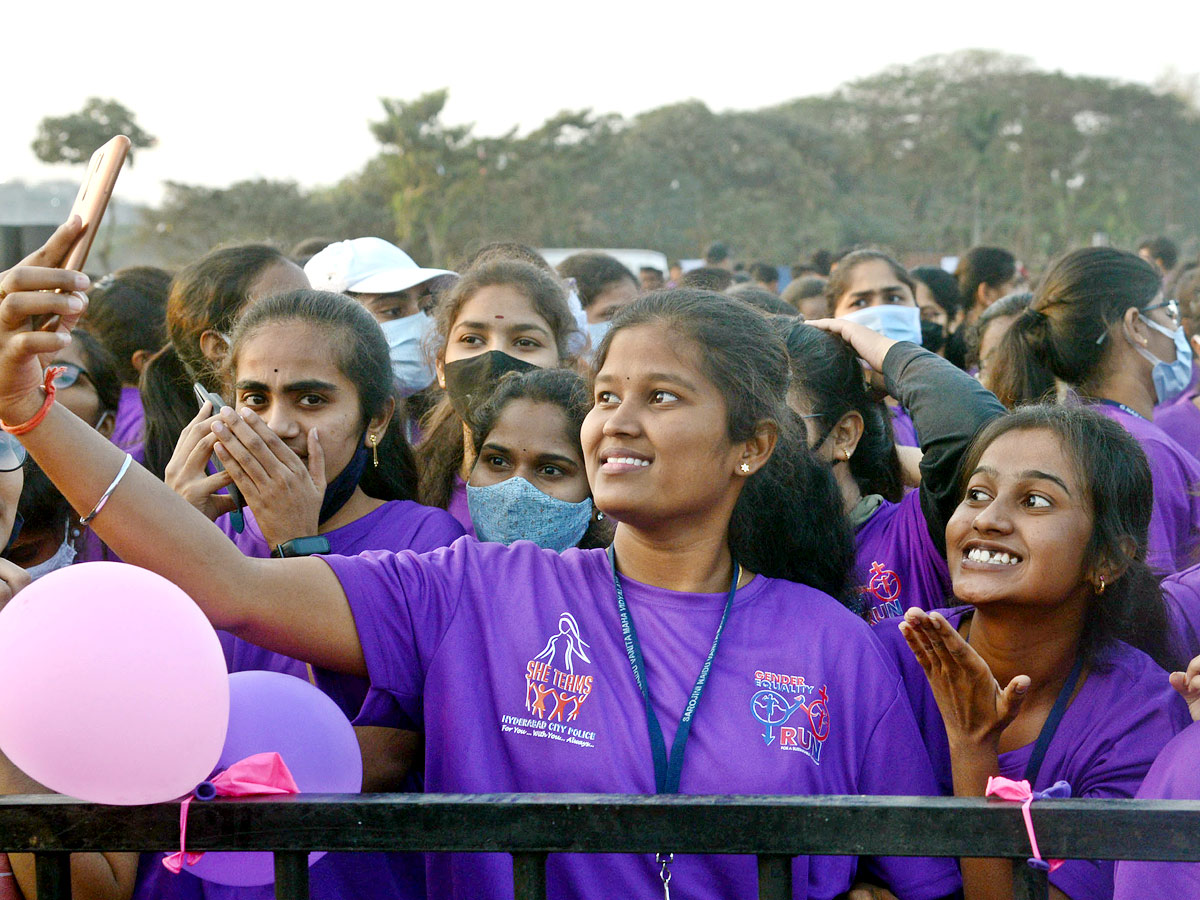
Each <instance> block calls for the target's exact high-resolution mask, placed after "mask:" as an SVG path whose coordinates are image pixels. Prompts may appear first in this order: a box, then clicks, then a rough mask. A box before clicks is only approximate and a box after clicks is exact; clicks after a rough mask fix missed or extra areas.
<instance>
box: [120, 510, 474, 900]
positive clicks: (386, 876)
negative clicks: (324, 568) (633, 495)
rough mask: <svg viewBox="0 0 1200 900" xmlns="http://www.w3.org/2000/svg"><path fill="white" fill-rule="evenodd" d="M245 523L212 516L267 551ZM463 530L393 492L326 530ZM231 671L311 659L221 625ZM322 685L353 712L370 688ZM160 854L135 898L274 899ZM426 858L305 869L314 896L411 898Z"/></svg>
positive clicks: (437, 534) (146, 862)
mask: <svg viewBox="0 0 1200 900" xmlns="http://www.w3.org/2000/svg"><path fill="white" fill-rule="evenodd" d="M244 512H245V515H246V527H245V529H244V530H243V531H242V533H241V534H237V533H236V532H234V531H233V528H232V526H231V525H230V523H229V517H228V516H223V517H222V518H221V519H219V520H218V521H217V524H218V525H219V526H220V527H221V529H222V530H223V531H224V532H225V533H226V534H227V535H229V537H230V539H231V540H232V541H233V542H234V543H235V544H237V546H238V548H239V549H240V550H241V551H242V552H243V553H244V554H245V555H246V556H253V557H260V558H261V557H266V556H269V555H270V552H269V547H268V544H267V541H266V539H265V538H264V537H263V536H262V532H261V531H260V530H259V527H258V522H256V521H255V519H254V514H253V513H252V512H251V511H250V509H249V508H248V507H247V508H246V509H245V510H244ZM461 536H462V528H461V527H459V525H458V523H457V522H455V521H454V519H453V518H451V517H450V516H449V515H447V514H446V513H445V512H444V511H443V510H440V509H433V508H431V507H428V506H421V505H420V504H419V503H413V502H412V501H409V500H393V501H391V502H388V503H384V504H383V505H382V506H380V507H379V508H377V509H375V510H373V511H372V512H369V513H367V515H365V516H363V517H362V518H361V519H357V520H355V521H354V522H351V523H350V524H349V525H345V526H343V527H341V528H338V529H336V530H334V531H330V532H327V533H326V534H325V537H326V538H328V539H329V546H330V547H331V548H332V549H333V550H334V551H336V552H339V553H344V554H353V553H360V552H362V551H363V550H378V549H381V548H386V549H394V550H402V549H412V550H414V551H417V552H425V551H427V550H432V549H434V548H435V547H444V546H446V545H447V544H450V543H452V542H453V541H455V540H457V539H458V538H459V537H461ZM217 637H219V638H220V640H221V647H222V649H223V650H224V651H225V661H226V664H227V665H228V667H229V671H230V672H246V671H252V670H262V671H268V672H285V673H287V674H289V675H295V676H296V677H297V678H303V679H305V680H310V675H309V670H308V667H307V666H306V665H305V664H304V663H302V662H300V660H298V659H292V658H291V657H288V656H283V655H282V654H279V653H272V652H270V651H269V650H264V649H263V648H262V647H257V646H255V645H254V644H251V643H248V642H246V641H243V640H242V639H241V638H236V637H234V636H233V635H232V634H229V633H228V632H224V631H218V632H217ZM311 680H313V681H314V683H315V684H316V685H317V687H319V688H320V689H321V690H322V691H324V692H325V693H326V694H327V695H328V696H329V697H331V698H332V699H333V700H334V702H336V703H337V704H338V706H339V707H341V710H342V712H344V713H345V714H346V715H347V716H348V717H350V718H354V716H356V715H357V714H358V710H359V707H361V706H362V702H363V698H364V697H366V695H367V688H368V683H367V681H366V680H365V679H362V678H356V677H354V676H353V675H342V674H337V673H332V672H326V671H323V670H321V669H316V670H314V671H313V677H312V679H311ZM161 859H162V855H161V854H143V855H142V858H141V861H140V866H139V869H138V884H137V889H136V892H135V897H136V898H138V900H152V898H153V900H271V898H273V897H274V896H275V894H274V886H273V885H267V886H265V887H258V888H232V887H226V886H223V885H219V884H212V883H209V882H206V881H202V880H201V879H199V878H197V877H196V876H194V875H190V874H188V873H187V872H186V871H185V872H184V873H182V874H180V875H172V874H171V873H170V872H168V871H166V869H164V868H163V867H162V865H161V863H160V862H159V860H161ZM422 869H423V859H422V857H421V856H420V855H419V854H411V853H330V854H327V855H326V856H324V857H322V858H321V859H320V860H318V861H317V862H316V863H315V864H314V865H313V866H312V867H311V868H310V869H309V877H310V882H311V896H312V898H313V900H360V898H362V900H372V898H378V900H416V898H421V897H424V896H425V891H424V880H425V878H424V872H423V871H422Z"/></svg>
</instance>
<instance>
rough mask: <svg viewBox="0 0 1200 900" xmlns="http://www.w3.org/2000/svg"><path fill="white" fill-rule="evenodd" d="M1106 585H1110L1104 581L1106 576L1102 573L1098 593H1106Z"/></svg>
mask: <svg viewBox="0 0 1200 900" xmlns="http://www.w3.org/2000/svg"><path fill="white" fill-rule="evenodd" d="M1106 587H1108V585H1107V584H1105V583H1104V576H1103V575H1101V576H1100V589H1099V590H1098V591H1096V593H1097V594H1103V593H1104V589H1105V588H1106Z"/></svg>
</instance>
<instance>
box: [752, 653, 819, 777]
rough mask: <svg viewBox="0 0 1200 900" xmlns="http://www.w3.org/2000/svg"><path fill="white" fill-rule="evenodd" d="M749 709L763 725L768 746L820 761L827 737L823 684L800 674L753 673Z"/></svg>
mask: <svg viewBox="0 0 1200 900" xmlns="http://www.w3.org/2000/svg"><path fill="white" fill-rule="evenodd" d="M754 685H755V687H758V688H762V690H760V691H758V692H757V693H756V694H755V695H754V696H753V697H752V698H751V699H750V711H751V712H752V713H753V714H754V718H756V719H758V721H759V723H760V724H761V725H762V726H763V734H762V739H763V743H764V744H766V745H767V746H768V747H771V746H776V747H778V748H779V749H780V750H789V751H792V752H795V753H803V754H805V755H806V756H808V757H809V758H810V759H812V761H813V762H814V763H816V764H817V765H820V764H821V747H823V746H824V744H825V741H826V739H827V738H828V737H829V693H828V690H827V688H826V686H825V685H821V686H820V687H819V688H818V687H817V686H816V685H812V684H809V683H808V682H807V681H806V680H805V678H804V676H803V675H780V674H778V673H776V672H764V671H761V670H760V671H757V672H755V673H754Z"/></svg>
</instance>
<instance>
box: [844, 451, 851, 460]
mask: <svg viewBox="0 0 1200 900" xmlns="http://www.w3.org/2000/svg"><path fill="white" fill-rule="evenodd" d="M842 458H843V459H845V460H846V462H850V451H849V450H843V451H842Z"/></svg>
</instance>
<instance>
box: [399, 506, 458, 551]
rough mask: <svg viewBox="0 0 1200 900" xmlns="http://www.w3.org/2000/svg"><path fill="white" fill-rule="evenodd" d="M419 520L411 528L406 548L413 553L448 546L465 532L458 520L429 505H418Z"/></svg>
mask: <svg viewBox="0 0 1200 900" xmlns="http://www.w3.org/2000/svg"><path fill="white" fill-rule="evenodd" d="M420 508H421V509H422V511H423V514H422V516H421V521H420V523H419V524H418V525H417V527H416V528H414V529H413V532H412V539H411V540H410V541H409V543H408V547H407V548H406V549H408V550H412V551H413V552H414V553H428V552H429V551H431V550H436V549H438V548H439V547H449V546H450V545H451V544H453V543H454V542H455V541H457V540H458V539H459V538H460V537H462V536H463V535H464V534H466V531H464V530H463V527H462V525H460V524H459V523H458V520H457V519H456V518H454V516H452V515H450V513H448V512H446V511H445V510H444V509H436V508H434V507H431V506H426V507H420Z"/></svg>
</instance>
